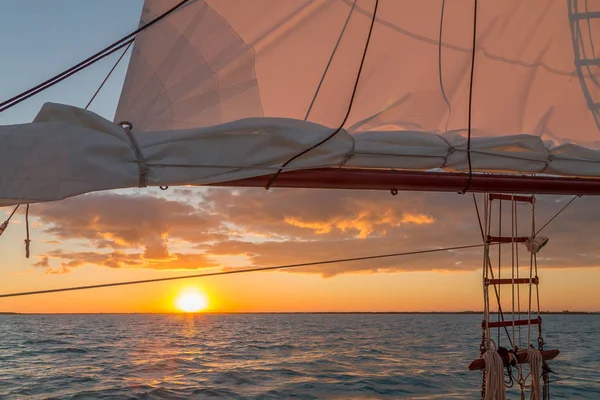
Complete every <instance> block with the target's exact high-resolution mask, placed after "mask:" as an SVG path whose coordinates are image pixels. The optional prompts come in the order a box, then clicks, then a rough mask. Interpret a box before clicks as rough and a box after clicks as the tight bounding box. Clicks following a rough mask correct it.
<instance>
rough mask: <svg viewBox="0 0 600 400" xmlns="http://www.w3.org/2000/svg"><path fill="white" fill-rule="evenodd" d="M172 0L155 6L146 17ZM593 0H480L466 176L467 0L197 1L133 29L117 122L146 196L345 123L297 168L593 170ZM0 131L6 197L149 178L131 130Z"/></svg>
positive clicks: (65, 110)
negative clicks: (151, 188)
mask: <svg viewBox="0 0 600 400" xmlns="http://www.w3.org/2000/svg"><path fill="white" fill-rule="evenodd" d="M178 2H179V0H147V1H146V2H145V4H144V9H143V14H142V24H143V23H147V22H148V21H150V20H152V19H153V18H155V17H157V16H158V15H160V14H162V13H163V12H164V11H166V10H167V9H169V8H171V7H173V6H174V5H176V4H177V3H178ZM599 3H600V2H590V3H589V4H588V2H578V1H576V0H573V1H563V0H528V1H522V0H504V1H497V0H480V1H479V6H478V9H477V31H476V32H477V34H476V51H475V68H474V74H473V80H472V119H471V124H472V134H471V138H472V140H471V166H470V167H469V163H468V160H467V152H466V148H467V134H466V132H467V127H468V121H469V120H468V115H469V112H468V110H469V109H468V105H469V94H470V92H471V79H470V75H471V57H472V47H473V46H472V40H473V22H474V21H473V16H474V10H473V2H471V1H466V0H464V1H459V0H457V1H445V2H442V1H441V0H420V1H408V0H379V1H378V2H377V1H375V0H356V1H354V0H285V1H282V0H253V1H243V0H237V1H236V0H195V1H194V0H192V1H190V2H188V3H186V5H184V6H182V7H181V8H180V9H178V10H177V11H175V12H174V13H173V14H171V15H169V16H168V17H167V18H165V19H164V20H162V21H160V22H159V23H157V24H156V25H153V26H152V27H150V28H149V29H147V30H145V31H143V32H142V33H141V34H139V35H138V36H137V38H136V42H135V45H134V49H133V54H132V57H131V62H130V65H129V69H128V72H127V77H126V81H125V84H124V87H123V92H122V95H121V99H120V102H119V106H118V110H117V115H116V118H115V122H119V121H129V122H131V123H132V124H133V130H132V132H133V135H134V136H135V138H136V141H137V145H139V150H140V152H141V154H142V156H143V158H144V165H145V166H147V168H148V172H147V177H146V178H147V183H148V185H177V184H195V185H202V184H210V183H217V182H229V181H234V180H237V179H243V178H248V177H253V176H262V175H268V174H272V173H273V172H275V171H277V169H278V168H279V167H281V166H282V165H283V164H284V163H285V162H286V161H288V160H289V159H290V158H292V157H294V156H295V155H297V154H299V153H301V152H303V151H304V150H306V149H309V148H311V147H312V146H313V145H315V144H317V143H319V142H321V141H322V140H324V139H325V138H327V137H328V136H330V135H331V134H332V133H333V132H336V131H338V128H340V127H341V129H339V131H338V132H337V133H336V135H334V137H333V138H332V139H331V140H329V141H327V142H325V143H324V144H323V145H322V146H319V147H317V148H316V149H314V150H311V151H309V152H308V153H306V154H305V155H303V156H302V157H299V158H298V159H296V160H294V161H293V162H291V163H290V164H289V165H288V167H287V168H286V170H293V169H306V168H319V167H352V168H378V169H381V168H393V169H404V170H414V171H417V170H420V171H422V170H430V169H435V168H442V169H445V170H448V171H468V170H469V169H471V170H472V171H473V172H490V173H517V174H540V173H543V174H550V175H560V176H568V177H600V151H599V149H600V144H599V143H600V142H599V140H598V139H599V138H600V127H599V123H600V122H599V118H600V105H599V104H600V84H599V81H600V66H599V65H600V61H599V60H600V58H599V57H600V56H598V54H599V53H600V43H594V41H593V39H594V38H595V37H598V34H599V32H600V4H599ZM442 5H443V6H442ZM376 6H377V7H376ZM375 11H376V12H375ZM373 18H374V20H373ZM372 22H373V29H372V33H371V36H370V39H369V32H370V30H371V23H372ZM525 38H526V39H525ZM440 39H441V40H440ZM367 42H368V46H367ZM594 45H595V46H596V47H597V49H596V48H595V47H594ZM365 49H366V50H365ZM363 55H364V65H363V68H362V70H361V71H360V74H359V67H360V65H361V60H362V58H363ZM355 84H356V90H355V91H354V88H355ZM353 94H354V97H353ZM348 111H349V114H348V117H347V118H345V117H346V114H347V113H348ZM344 121H345V123H343V122H344ZM342 123H343V126H342ZM0 138H1V140H2V143H3V144H4V143H7V144H8V146H6V145H3V146H2V148H1V149H0V152H1V153H2V155H3V157H2V158H1V159H0V160H1V161H0V163H2V164H1V165H2V170H3V172H5V173H4V175H3V176H2V177H0V179H1V180H2V185H0V199H1V200H0V203H1V204H9V203H18V202H32V201H48V200H55V199H60V198H64V197H68V196H72V195H75V194H79V193H84V192H89V191H95V190H105V189H113V188H122V187H133V186H136V185H137V183H138V180H139V174H138V167H139V159H138V158H137V157H136V152H135V151H134V150H135V146H133V145H132V144H131V143H130V140H129V139H128V136H127V135H126V134H125V132H124V131H123V129H121V128H120V127H118V126H117V125H114V124H111V123H110V122H109V121H106V120H104V119H102V118H101V117H99V116H97V115H94V114H92V113H89V112H85V111H83V110H79V109H76V108H71V107H65V106H58V105H49V106H48V107H47V108H46V109H45V110H42V112H41V113H40V116H39V118H38V120H37V122H36V123H34V124H25V125H20V126H7V127H0ZM49 149H54V150H53V151H54V153H53V154H49V153H48V151H49ZM34 154H35V156H34ZM59 155H60V158H55V157H58V156H59ZM42 165H43V168H42V167H41V166H42Z"/></svg>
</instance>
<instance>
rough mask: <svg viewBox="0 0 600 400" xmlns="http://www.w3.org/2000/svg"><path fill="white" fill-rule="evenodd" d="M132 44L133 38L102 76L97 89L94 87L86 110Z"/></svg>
mask: <svg viewBox="0 0 600 400" xmlns="http://www.w3.org/2000/svg"><path fill="white" fill-rule="evenodd" d="M132 44H133V40H132V41H130V42H129V44H128V45H127V47H125V50H123V53H121V55H120V56H119V58H118V59H117V62H115V65H113V67H112V68H111V69H110V71H108V74H107V75H106V77H105V78H104V80H103V81H102V83H101V84H100V86H98V89H96V92H95V93H94V95H93V96H92V98H91V99H90V101H88V103H87V105H86V106H85V110H87V109H88V108H89V107H90V105H91V104H92V102H93V101H94V99H96V96H98V93H100V91H101V90H102V88H103V87H104V84H105V83H106V81H108V78H110V76H111V75H112V73H113V72H114V70H115V69H116V68H117V65H119V63H120V62H121V60H122V59H123V57H124V56H125V54H127V50H129V48H130V47H131V45H132Z"/></svg>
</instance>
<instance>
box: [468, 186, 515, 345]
mask: <svg viewBox="0 0 600 400" xmlns="http://www.w3.org/2000/svg"><path fill="white" fill-rule="evenodd" d="M471 195H472V196H473V204H474V205H475V213H476V214H477V221H478V222H479V230H480V232H481V239H482V240H483V242H484V244H483V246H485V243H486V240H485V233H484V228H483V225H482V223H481V214H480V213H479V206H478V205H477V198H476V197H475V193H471ZM483 205H484V215H489V218H487V217H486V224H487V225H486V232H488V234H489V231H488V229H489V227H490V226H491V212H488V208H489V203H488V201H484V203H483ZM484 260H486V261H487V264H485V262H484V266H483V268H482V272H483V280H484V282H485V280H486V278H487V274H486V273H487V272H488V269H489V272H490V273H491V276H492V279H494V270H493V269H492V268H491V264H492V260H491V258H490V255H489V252H488V251H487V250H484ZM488 267H489V268H488ZM493 286H494V292H495V294H496V300H497V301H498V312H499V314H500V318H501V319H502V321H504V311H503V310H502V304H501V302H500V293H499V292H498V287H497V285H493ZM486 291H487V288H486V286H485V285H484V287H483V296H484V319H485V321H488V322H489V307H490V305H489V294H488V293H487V292H486ZM486 329H487V330H489V328H487V322H486ZM504 332H506V336H507V337H508V341H509V343H510V347H514V346H513V341H512V340H511V339H510V335H509V334H508V328H507V327H504ZM488 334H489V332H488Z"/></svg>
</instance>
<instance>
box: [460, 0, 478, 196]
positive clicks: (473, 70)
mask: <svg viewBox="0 0 600 400" xmlns="http://www.w3.org/2000/svg"><path fill="white" fill-rule="evenodd" d="M476 44H477V0H474V1H473V51H472V52H471V75H470V77H469V106H468V107H469V117H468V121H467V162H468V163H469V180H468V181H467V185H466V186H465V188H464V189H463V191H462V193H463V194H464V193H467V191H468V190H469V189H470V188H471V183H472V182H473V167H472V165H471V122H472V121H471V120H472V114H473V78H474V75H475V53H476V49H475V45H476Z"/></svg>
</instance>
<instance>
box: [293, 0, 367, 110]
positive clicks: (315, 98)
mask: <svg viewBox="0 0 600 400" xmlns="http://www.w3.org/2000/svg"><path fill="white" fill-rule="evenodd" d="M356 1H357V0H354V3H352V7H351V8H350V11H349V12H348V17H347V18H346V22H345V23H344V26H343V27H342V31H341V32H340V36H338V40H337V42H336V43H335V46H333V51H332V52H331V56H330V57H329V61H327V65H326V66H325V70H324V71H323V74H322V75H321V80H320V81H319V84H318V85H317V90H315V94H314V96H313V98H312V100H311V102H310V104H309V106H308V110H307V111H306V115H305V116H304V120H305V121H306V120H308V116H309V115H310V112H311V111H312V108H313V105H314V104H315V101H316V100H317V96H318V95H319V92H320V91H321V86H323V82H324V81H325V77H326V76H327V72H329V67H331V62H332V61H333V57H334V56H335V53H337V50H338V47H339V45H340V42H341V41H342V37H343V36H344V33H345V32H346V28H347V27H348V22H350V17H351V16H352V13H353V12H354V8H355V7H356Z"/></svg>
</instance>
